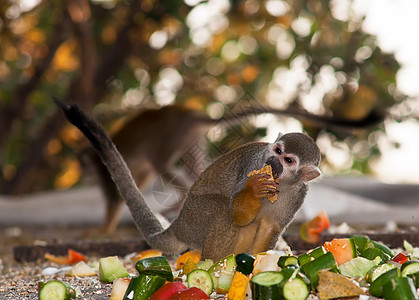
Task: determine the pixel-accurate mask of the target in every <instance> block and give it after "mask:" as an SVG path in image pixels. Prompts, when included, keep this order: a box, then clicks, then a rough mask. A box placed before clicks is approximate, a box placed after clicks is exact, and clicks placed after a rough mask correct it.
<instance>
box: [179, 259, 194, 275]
mask: <svg viewBox="0 0 419 300" xmlns="http://www.w3.org/2000/svg"><path fill="white" fill-rule="evenodd" d="M196 269H198V267H197V266H196V263H194V262H193V261H192V259H188V260H187V261H186V263H185V264H184V265H183V275H188V274H189V273H191V272H192V271H193V270H196Z"/></svg>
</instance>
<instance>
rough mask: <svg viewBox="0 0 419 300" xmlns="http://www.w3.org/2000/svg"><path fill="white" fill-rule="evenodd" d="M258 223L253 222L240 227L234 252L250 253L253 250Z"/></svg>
mask: <svg viewBox="0 0 419 300" xmlns="http://www.w3.org/2000/svg"><path fill="white" fill-rule="evenodd" d="M257 229H258V224H257V223H255V222H253V223H250V224H249V225H247V226H244V227H240V229H239V232H238V234H237V239H236V241H235V244H234V250H233V253H234V254H238V253H249V251H251V250H252V244H253V241H254V239H255V237H256V232H257Z"/></svg>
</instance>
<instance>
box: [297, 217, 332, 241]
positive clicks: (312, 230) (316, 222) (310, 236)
mask: <svg viewBox="0 0 419 300" xmlns="http://www.w3.org/2000/svg"><path fill="white" fill-rule="evenodd" d="M329 227H330V221H329V217H328V216H327V214H326V211H325V210H324V209H322V210H321V211H320V212H319V214H318V215H317V216H316V217H315V218H314V219H312V220H310V221H307V222H305V223H303V224H301V227H300V238H301V239H302V240H303V241H305V242H307V243H311V244H315V243H318V242H319V241H320V234H321V233H322V232H323V231H324V230H325V229H329Z"/></svg>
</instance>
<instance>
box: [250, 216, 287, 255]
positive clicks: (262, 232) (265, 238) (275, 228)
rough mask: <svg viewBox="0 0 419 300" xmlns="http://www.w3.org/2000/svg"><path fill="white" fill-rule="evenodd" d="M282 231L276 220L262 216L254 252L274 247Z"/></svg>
mask: <svg viewBox="0 0 419 300" xmlns="http://www.w3.org/2000/svg"><path fill="white" fill-rule="evenodd" d="M280 233H281V231H280V228H279V225H278V224H277V223H276V222H274V221H272V220H271V219H268V218H262V219H261V220H260V222H259V227H258V229H257V232H256V234H255V240H254V242H253V247H252V253H259V252H264V251H266V250H269V249H270V248H273V247H274V246H275V243H276V240H277V239H278V236H279V234H280Z"/></svg>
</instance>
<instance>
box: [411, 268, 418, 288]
mask: <svg viewBox="0 0 419 300" xmlns="http://www.w3.org/2000/svg"><path fill="white" fill-rule="evenodd" d="M409 276H410V277H412V278H413V281H414V282H415V287H416V288H417V289H419V272H417V273H415V274H411V275H409Z"/></svg>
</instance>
